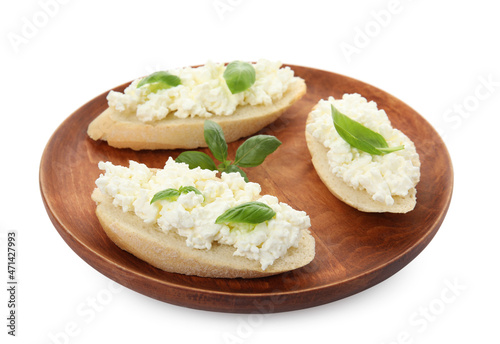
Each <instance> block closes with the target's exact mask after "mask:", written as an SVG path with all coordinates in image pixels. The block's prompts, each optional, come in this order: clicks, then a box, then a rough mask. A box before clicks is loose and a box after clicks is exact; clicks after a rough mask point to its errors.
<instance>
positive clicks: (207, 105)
mask: <svg viewBox="0 0 500 344" xmlns="http://www.w3.org/2000/svg"><path fill="white" fill-rule="evenodd" d="M281 65H282V64H281V62H271V61H268V60H264V59H261V60H259V61H258V62H257V63H255V64H253V66H254V68H255V83H254V84H253V85H252V86H251V87H250V88H249V89H247V90H246V91H244V92H241V93H237V94H232V93H231V91H230V90H229V88H228V87H227V84H226V80H225V79H224V77H223V74H224V71H225V69H226V67H225V66H224V64H222V63H213V62H210V61H209V62H207V63H206V64H205V65H204V66H201V67H197V68H191V67H186V68H182V69H175V70H170V71H169V73H171V74H173V75H176V76H178V77H179V78H180V80H181V84H180V85H178V86H175V87H170V88H167V89H164V90H159V91H157V92H155V93H151V92H150V91H149V90H148V88H147V87H141V88H137V84H138V83H139V82H140V80H141V79H137V80H135V81H133V82H132V83H131V84H130V86H128V87H127V88H126V89H125V91H124V93H120V92H115V91H111V92H109V94H108V97H107V99H108V105H109V106H110V107H112V108H114V109H115V110H116V111H119V112H123V111H128V112H131V113H135V114H136V116H137V118H138V119H139V120H140V121H142V122H152V121H158V120H161V119H163V118H165V117H166V116H167V115H168V114H169V113H173V115H174V116H176V117H179V118H187V117H196V116H198V117H212V116H214V115H215V116H230V115H232V114H233V113H234V111H235V110H236V108H237V107H238V106H243V105H247V104H250V105H261V104H263V105H269V104H272V103H273V102H274V101H276V100H278V99H280V98H282V97H283V93H285V92H286V91H287V89H288V87H289V85H290V83H291V82H292V81H293V79H294V72H293V71H292V70H291V69H290V68H289V67H284V68H281Z"/></svg>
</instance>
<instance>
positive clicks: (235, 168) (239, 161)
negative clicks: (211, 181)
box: [175, 120, 281, 182]
mask: <svg viewBox="0 0 500 344" xmlns="http://www.w3.org/2000/svg"><path fill="white" fill-rule="evenodd" d="M204 134H205V142H206V143H207V146H208V148H209V149H210V152H212V155H213V156H214V158H215V159H216V160H218V161H220V162H221V163H220V164H219V165H218V166H216V164H215V162H214V161H212V159H211V158H210V156H209V155H208V154H206V153H203V152H198V151H187V152H182V153H181V154H179V156H178V157H177V159H175V161H176V162H184V163H186V164H188V165H189V168H191V169H193V168H196V167H201V168H203V169H209V170H212V171H219V172H226V173H231V172H239V173H240V174H241V176H242V177H243V178H244V179H245V181H246V182H248V177H247V175H246V173H245V172H244V171H243V170H242V169H241V168H240V167H254V166H258V165H260V164H262V163H263V162H264V160H265V159H266V157H267V156H268V155H269V154H271V153H273V152H274V151H275V150H276V149H278V147H279V146H280V145H281V141H280V140H278V139H277V138H276V137H274V136H271V135H256V136H253V137H251V138H249V139H248V140H246V141H245V142H243V144H241V146H239V147H238V149H237V150H236V157H235V161H234V162H232V161H231V160H228V159H227V158H228V155H227V154H228V147H227V143H226V139H225V137H224V132H223V131H222V128H221V127H220V125H219V124H217V123H215V122H213V121H210V120H206V121H205V123H204Z"/></svg>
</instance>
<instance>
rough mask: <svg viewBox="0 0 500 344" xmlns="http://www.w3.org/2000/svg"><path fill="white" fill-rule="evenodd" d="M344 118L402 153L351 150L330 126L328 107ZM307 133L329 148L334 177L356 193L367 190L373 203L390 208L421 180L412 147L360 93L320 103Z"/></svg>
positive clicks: (415, 152)
mask: <svg viewBox="0 0 500 344" xmlns="http://www.w3.org/2000/svg"><path fill="white" fill-rule="evenodd" d="M330 104H333V106H334V107H335V108H336V109H337V110H339V111H340V112H341V113H343V114H344V115H346V116H348V117H350V118H351V119H353V120H355V121H357V122H359V123H361V124H362V125H364V126H365V127H367V128H369V129H371V130H373V131H375V132H378V133H379V134H381V135H382V136H383V137H384V138H385V140H386V141H387V143H388V145H389V147H393V146H399V145H404V146H405V148H404V149H403V150H399V151H396V152H392V153H389V154H385V155H371V154H369V153H366V152H363V151H361V150H358V149H357V148H354V147H352V146H351V145H349V143H347V142H346V141H345V140H344V139H342V138H341V137H340V135H339V134H338V133H337V130H336V129H335V127H334V125H333V119H332V112H331V106H330ZM311 117H312V120H311V122H310V123H309V124H308V125H307V127H306V130H307V132H308V133H309V134H311V135H312V136H313V137H314V138H316V139H317V140H318V141H319V142H321V143H322V144H323V145H324V146H325V147H326V148H327V149H328V154H327V156H328V163H329V165H330V169H331V171H332V173H333V174H334V175H336V176H337V177H339V178H342V179H343V181H344V182H345V183H347V184H348V185H350V186H351V187H353V188H355V189H358V190H366V191H367V192H368V193H369V194H370V195H371V197H372V199H373V200H375V201H378V202H382V203H385V204H386V205H393V204H394V198H393V196H403V197H404V196H406V195H408V191H409V190H410V189H412V188H413V187H415V186H416V185H417V183H418V182H419V180H420V162H419V159H418V153H417V151H416V149H415V145H414V144H413V142H411V140H410V139H409V138H408V137H407V136H406V135H404V134H403V133H402V132H401V131H399V130H397V129H394V128H392V126H391V123H390V121H389V118H388V117H387V114H386V113H385V111H384V110H379V109H378V108H377V104H376V103H375V102H373V101H370V102H368V101H367V100H366V99H365V98H363V97H361V95H359V94H356V93H355V94H344V96H343V97H342V99H334V98H333V97H329V98H328V100H320V101H319V103H318V104H317V106H316V109H315V110H314V111H312V113H311Z"/></svg>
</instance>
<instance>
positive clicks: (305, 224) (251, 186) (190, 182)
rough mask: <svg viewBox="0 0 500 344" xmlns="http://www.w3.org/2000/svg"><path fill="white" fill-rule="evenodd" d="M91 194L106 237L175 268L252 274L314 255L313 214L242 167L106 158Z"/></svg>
mask: <svg viewBox="0 0 500 344" xmlns="http://www.w3.org/2000/svg"><path fill="white" fill-rule="evenodd" d="M99 168H100V169H101V170H103V171H104V173H103V174H101V176H100V177H99V178H98V179H97V180H96V185H97V188H96V189H95V190H94V192H93V194H92V199H93V200H94V201H95V202H96V203H97V209H96V214H97V217H98V219H99V221H100V223H101V225H102V227H103V229H104V230H105V232H106V234H107V235H108V237H109V238H110V239H111V240H112V241H113V242H114V243H116V245H118V246H119V247H120V248H122V249H123V250H125V251H128V252H130V253H132V254H133V255H135V256H136V257H138V258H140V259H142V260H144V261H146V262H148V263H150V264H151V265H153V266H155V267H157V268H159V269H162V270H165V271H169V272H175V273H181V274H187V275H197V276H202V277H224V278H236V277H241V278H254V277H263V276H268V275H274V274H278V273H281V272H284V271H289V270H293V269H297V268H299V267H302V266H304V265H306V264H308V263H309V262H311V260H312V259H313V258H314V255H315V243H314V238H313V237H312V235H311V234H310V232H309V227H310V219H309V217H308V216H307V214H306V213H305V212H303V211H297V210H294V209H293V208H291V207H290V206H289V205H287V204H285V203H281V202H279V201H278V199H277V198H276V197H274V196H270V195H260V191H261V188H260V186H259V184H256V183H251V182H249V183H247V182H245V181H244V179H243V177H242V176H241V175H240V174H239V173H222V175H221V177H220V178H218V177H216V173H217V172H216V171H211V170H203V169H201V168H199V167H198V168H195V169H189V166H188V165H187V164H184V163H177V162H175V161H174V160H173V159H172V158H169V160H168V161H167V162H166V164H165V167H164V168H163V169H149V168H148V167H147V166H145V165H143V164H139V163H137V162H134V161H130V166H129V167H124V166H115V165H113V164H112V163H110V162H100V163H99Z"/></svg>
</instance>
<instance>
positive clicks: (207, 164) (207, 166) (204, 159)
mask: <svg viewBox="0 0 500 344" xmlns="http://www.w3.org/2000/svg"><path fill="white" fill-rule="evenodd" d="M175 162H184V163H186V164H188V165H189V168H190V169H193V168H196V167H201V168H202V169H204V170H212V171H217V166H215V163H214V161H213V160H212V158H210V156H209V155H208V154H205V153H203V152H198V151H187V152H182V153H181V154H179V156H178V157H177V159H175Z"/></svg>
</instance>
